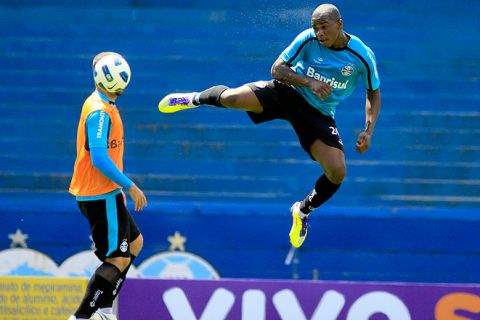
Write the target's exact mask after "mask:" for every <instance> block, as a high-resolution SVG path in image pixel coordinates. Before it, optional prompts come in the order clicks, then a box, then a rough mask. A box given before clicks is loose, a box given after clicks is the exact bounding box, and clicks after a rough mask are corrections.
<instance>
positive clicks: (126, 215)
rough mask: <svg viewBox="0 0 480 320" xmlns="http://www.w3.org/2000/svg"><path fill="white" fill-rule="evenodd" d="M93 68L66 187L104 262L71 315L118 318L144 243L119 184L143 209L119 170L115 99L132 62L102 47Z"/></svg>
mask: <svg viewBox="0 0 480 320" xmlns="http://www.w3.org/2000/svg"><path fill="white" fill-rule="evenodd" d="M92 68H93V75H94V81H95V86H96V89H95V91H94V92H93V93H92V94H91V95H90V96H89V97H88V98H87V100H86V101H85V103H84V104H83V108H82V113H81V116H80V122H79V124H78V130H77V159H76V161H75V167H74V172H73V177H72V181H71V184H70V189H69V191H70V193H71V194H73V195H74V196H76V200H77V203H78V206H79V208H80V211H81V212H82V214H83V215H84V216H85V217H86V218H87V219H88V222H89V224H90V231H91V235H92V238H93V242H94V243H95V247H96V251H95V254H96V255H97V257H98V258H99V259H100V260H101V261H102V262H103V263H102V264H101V265H100V266H99V267H98V268H97V269H96V270H95V272H94V274H93V276H92V277H91V278H90V281H89V283H88V286H87V290H86V292H85V296H84V298H83V300H82V302H81V303H80V305H79V307H78V309H77V311H76V312H75V313H74V315H72V316H71V317H70V318H69V320H84V319H107V320H116V319H117V318H116V316H115V315H114V313H113V310H112V303H113V300H114V299H115V297H116V296H117V295H118V293H119V290H120V288H121V285H122V283H123V281H124V280H125V277H126V275H127V272H128V269H129V268H130V266H131V264H132V262H133V260H134V259H135V257H137V256H138V254H139V253H140V250H141V249H142V246H143V237H142V234H141V233H140V230H139V229H138V227H137V224H136V223H135V221H134V219H133V217H132V215H131V213H130V212H129V211H128V209H127V208H126V197H125V194H124V192H123V191H122V189H124V190H127V191H128V193H129V194H130V197H131V198H132V200H133V202H134V209H135V211H140V210H142V209H143V208H144V207H145V206H146V205H147V199H146V197H145V195H144V194H143V192H142V190H140V189H139V188H138V187H137V186H136V185H135V183H133V182H132V181H131V180H130V179H129V178H128V177H127V176H126V175H125V174H124V173H123V172H122V171H123V149H124V147H123V123H122V119H121V117H120V113H119V111H118V109H117V107H116V100H117V98H118V97H119V96H120V95H122V94H123V92H124V89H125V88H126V86H127V85H128V83H129V82H130V76H131V73H130V67H129V66H128V63H127V61H126V60H125V59H124V58H123V57H122V56H121V55H119V54H117V53H114V52H102V53H99V54H98V55H96V56H95V58H94V59H93V64H92Z"/></svg>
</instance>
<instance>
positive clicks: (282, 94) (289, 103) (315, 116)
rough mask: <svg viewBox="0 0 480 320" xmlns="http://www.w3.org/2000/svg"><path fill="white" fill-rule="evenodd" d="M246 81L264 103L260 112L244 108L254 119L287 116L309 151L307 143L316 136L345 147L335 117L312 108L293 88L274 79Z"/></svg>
mask: <svg viewBox="0 0 480 320" xmlns="http://www.w3.org/2000/svg"><path fill="white" fill-rule="evenodd" d="M247 85H248V86H249V87H250V88H251V89H252V90H253V92H254V93H255V95H256V96H257V98H258V100H259V101H260V104H261V105H262V107H263V112H262V113H253V112H247V113H248V115H249V116H250V118H251V119H252V121H253V122H254V123H262V122H266V121H270V120H273V119H284V120H287V121H288V122H290V124H291V125H292V127H293V129H294V130H295V133H296V134H297V137H298V140H299V141H300V144H301V145H302V148H303V149H304V150H305V151H306V152H307V153H308V154H310V146H311V145H312V144H313V142H315V140H317V139H319V140H321V141H322V142H323V143H325V144H326V145H328V146H331V147H335V148H338V149H340V150H342V151H344V150H343V143H342V139H341V138H340V134H339V133H338V130H337V126H336V123H335V120H334V119H333V118H331V117H329V116H326V115H324V114H322V113H321V112H320V111H318V110H317V109H315V108H314V107H313V106H312V105H310V104H309V103H308V102H307V101H306V100H305V99H304V98H303V97H302V96H301V95H300V94H299V93H298V92H297V91H296V90H295V89H294V88H292V87H291V86H289V85H287V84H284V83H282V82H280V81H277V80H270V81H257V82H253V83H249V84H247ZM310 156H312V155H311V154H310ZM312 159H313V157H312Z"/></svg>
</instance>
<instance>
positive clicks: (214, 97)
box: [193, 86, 228, 108]
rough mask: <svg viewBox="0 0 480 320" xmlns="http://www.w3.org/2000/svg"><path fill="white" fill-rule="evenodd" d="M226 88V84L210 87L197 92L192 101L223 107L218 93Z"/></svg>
mask: <svg viewBox="0 0 480 320" xmlns="http://www.w3.org/2000/svg"><path fill="white" fill-rule="evenodd" d="M227 89H228V87H226V86H214V87H211V88H209V89H207V90H204V91H202V92H200V93H199V94H197V96H196V97H195V98H194V101H193V103H194V104H197V105H199V104H208V105H211V106H215V107H219V108H225V106H224V105H222V104H221V103H220V95H221V94H222V93H223V92H224V91H225V90H227Z"/></svg>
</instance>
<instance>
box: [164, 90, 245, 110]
mask: <svg viewBox="0 0 480 320" xmlns="http://www.w3.org/2000/svg"><path fill="white" fill-rule="evenodd" d="M226 90H228V87H226V86H223V85H218V86H213V87H211V88H208V89H206V90H203V91H202V92H199V93H197V92H189V93H171V94H169V95H167V96H166V97H165V98H163V99H162V100H161V101H160V103H159V104H158V110H159V111H160V112H163V113H173V112H177V111H180V110H187V109H193V108H196V107H198V106H199V105H201V104H204V105H210V106H216V107H219V108H225V106H224V105H223V104H222V103H221V102H220V96H221V95H222V93H223V92H225V91H226ZM252 94H253V93H252Z"/></svg>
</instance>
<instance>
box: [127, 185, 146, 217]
mask: <svg viewBox="0 0 480 320" xmlns="http://www.w3.org/2000/svg"><path fill="white" fill-rule="evenodd" d="M128 193H129V194H130V198H132V200H133V202H134V204H135V211H140V210H142V209H143V208H144V207H145V206H146V205H147V198H146V197H145V195H144V194H143V191H142V190H140V188H139V187H137V185H136V184H135V183H132V186H131V187H130V189H128Z"/></svg>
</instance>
